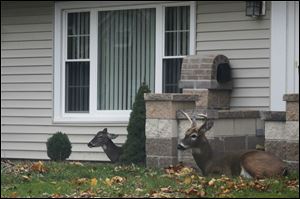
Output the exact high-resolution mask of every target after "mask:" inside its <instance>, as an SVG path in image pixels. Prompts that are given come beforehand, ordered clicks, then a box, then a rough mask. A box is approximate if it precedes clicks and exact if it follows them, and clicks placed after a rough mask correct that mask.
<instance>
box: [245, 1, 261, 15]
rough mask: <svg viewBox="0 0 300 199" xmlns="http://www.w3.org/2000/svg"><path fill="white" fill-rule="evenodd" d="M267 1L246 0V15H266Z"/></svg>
mask: <svg viewBox="0 0 300 199" xmlns="http://www.w3.org/2000/svg"><path fill="white" fill-rule="evenodd" d="M265 10H266V2H265V1H246V16H249V17H259V16H262V15H265Z"/></svg>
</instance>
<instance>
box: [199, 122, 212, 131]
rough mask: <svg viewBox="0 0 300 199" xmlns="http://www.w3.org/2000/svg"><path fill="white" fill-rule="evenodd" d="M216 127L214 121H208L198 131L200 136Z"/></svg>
mask: <svg viewBox="0 0 300 199" xmlns="http://www.w3.org/2000/svg"><path fill="white" fill-rule="evenodd" d="M213 125H214V121H212V120H208V121H207V122H206V123H205V124H203V125H202V126H201V127H200V128H199V129H198V134H203V133H205V132H207V131H209V130H210V129H211V127H212V126H213Z"/></svg>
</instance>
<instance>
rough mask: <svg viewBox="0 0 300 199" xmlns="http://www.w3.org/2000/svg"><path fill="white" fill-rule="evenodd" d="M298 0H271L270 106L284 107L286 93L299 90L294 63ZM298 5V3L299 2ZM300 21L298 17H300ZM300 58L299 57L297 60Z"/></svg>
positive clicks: (295, 57) (282, 108)
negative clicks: (289, 0)
mask: <svg viewBox="0 0 300 199" xmlns="http://www.w3.org/2000/svg"><path fill="white" fill-rule="evenodd" d="M294 5H296V2H294V1H292V2H287V1H272V7H271V12H272V13H271V74H270V83H271V88H270V109H271V111H285V102H284V101H283V95H284V94H286V93H295V92H297V93H298V92H299V91H298V89H299V86H298V84H299V77H298V78H297V75H298V74H296V75H295V73H296V70H295V65H296V64H297V59H299V55H298V56H297V55H296V53H297V52H299V49H298V51H297V50H296V48H297V45H296V44H295V42H296V40H297V34H298V40H299V32H296V27H295V24H296V23H295V19H296V18H295V17H297V16H295V10H294V9H295V6H294ZM298 7H299V4H298ZM298 9H299V8H298ZM298 23H299V19H298ZM298 48H299V45H298ZM298 62H299V60H298Z"/></svg>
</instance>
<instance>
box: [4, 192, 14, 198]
mask: <svg viewBox="0 0 300 199" xmlns="http://www.w3.org/2000/svg"><path fill="white" fill-rule="evenodd" d="M9 197H11V198H17V197H18V194H17V192H12V193H11V194H10V195H9ZM1 198H2V195H1Z"/></svg>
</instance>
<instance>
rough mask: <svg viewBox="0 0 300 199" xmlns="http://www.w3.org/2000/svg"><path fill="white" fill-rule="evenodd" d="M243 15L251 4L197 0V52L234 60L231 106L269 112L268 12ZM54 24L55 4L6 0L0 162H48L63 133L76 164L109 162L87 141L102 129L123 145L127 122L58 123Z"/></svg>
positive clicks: (2, 40)
mask: <svg viewBox="0 0 300 199" xmlns="http://www.w3.org/2000/svg"><path fill="white" fill-rule="evenodd" d="M80 3H82V4H83V5H85V4H86V2H80ZM94 3H95V2H94ZM104 3H105V2H104ZM113 3H115V4H116V3H117V2H113ZM125 3H128V2H125ZM125 3H124V4H125ZM150 3H151V2H149V4H150ZM128 4H129V3H128ZM131 4H132V3H131ZM268 7H269V6H268ZM244 10H245V2H198V3H197V37H196V39H197V41H196V45H197V53H202V52H208V53H210V52H211V53H215V52H218V53H224V55H226V56H228V57H229V58H230V61H231V64H232V67H233V76H234V91H233V93H232V96H233V97H232V102H231V106H232V108H247V109H251V108H252V109H257V108H260V109H268V108H269V87H270V82H269V65H270V58H269V54H270V49H269V48H270V47H269V46H270V44H269V42H270V41H269V40H270V22H269V15H270V10H267V16H265V17H264V18H263V20H257V21H256V20H253V19H251V18H249V17H246V16H244ZM53 23H54V2H49V1H32V2H31V1H26V2H23V1H18V2H17V1H6V2H1V31H2V32H1V158H26V159H48V157H47V153H46V141H47V138H49V137H50V136H51V135H52V134H53V133H55V132H56V131H62V132H65V133H67V134H68V135H69V137H70V140H71V142H72V143H73V148H72V151H73V152H72V155H71V157H70V159H71V160H98V161H107V160H108V158H107V156H106V155H105V153H104V152H103V150H102V148H92V149H90V148H88V147H87V146H86V144H87V143H88V142H89V141H90V140H91V139H92V138H93V136H94V135H95V134H96V132H97V131H99V130H102V129H103V128H104V127H107V128H108V130H109V132H111V133H115V134H119V135H120V136H119V137H118V138H116V140H115V141H116V143H117V144H119V145H120V144H122V143H124V142H125V140H126V135H127V131H126V126H127V123H117V124H112V123H101V124H99V123H96V122H90V123H86V122H85V123H80V122H73V123H68V124H63V123H62V124H61V123H53V79H54V77H53V67H54V66H53V42H54V41H53V32H54V24H53ZM160 39H161V38H157V40H158V41H159V40H160ZM156 83H157V81H156Z"/></svg>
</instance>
